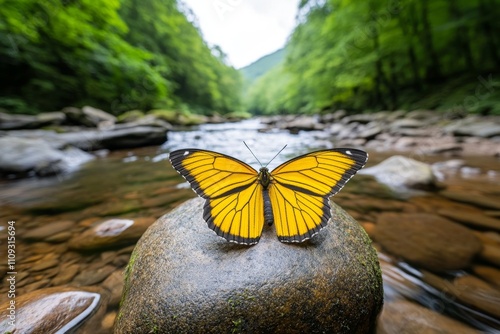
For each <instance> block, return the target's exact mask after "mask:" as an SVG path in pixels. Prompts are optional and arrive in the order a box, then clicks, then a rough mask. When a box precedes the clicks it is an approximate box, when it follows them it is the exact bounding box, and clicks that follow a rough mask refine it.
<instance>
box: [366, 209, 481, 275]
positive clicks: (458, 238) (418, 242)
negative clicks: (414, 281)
mask: <svg viewBox="0 0 500 334" xmlns="http://www.w3.org/2000/svg"><path fill="white" fill-rule="evenodd" d="M374 239H375V240H376V241H377V242H378V243H380V244H381V245H382V247H383V248H384V249H385V250H387V251H388V252H389V253H391V254H393V255H396V256H399V257H402V258H403V259H405V260H406V261H408V262H411V263H414V264H416V265H417V266H419V267H421V268H427V269H430V270H434V271H447V270H456V269H464V268H467V267H468V266H469V265H470V263H471V260H472V258H473V257H474V256H475V255H477V254H478V253H479V252H480V251H481V242H480V241H479V239H478V238H477V237H476V236H475V235H474V233H473V232H472V231H470V230H469V229H468V228H466V227H464V226H461V225H459V224H456V223H453V222H451V221H449V220H447V219H445V218H442V217H439V216H436V215H433V214H429V213H393V212H383V213H381V214H380V215H379V216H378V219H377V225H376V228H375V235H374Z"/></svg>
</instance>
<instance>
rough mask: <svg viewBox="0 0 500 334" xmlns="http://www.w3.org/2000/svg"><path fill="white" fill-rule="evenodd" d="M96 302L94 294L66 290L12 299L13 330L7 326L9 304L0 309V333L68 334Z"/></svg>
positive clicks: (56, 289) (4, 304) (42, 291)
mask: <svg viewBox="0 0 500 334" xmlns="http://www.w3.org/2000/svg"><path fill="white" fill-rule="evenodd" d="M11 300H12V299H11ZM99 301H100V295H99V294H97V293H92V292H87V291H78V290H74V289H69V288H59V287H57V288H47V289H42V290H36V291H33V292H30V293H24V294H21V295H19V296H16V299H15V302H16V303H15V326H11V324H9V321H10V320H11V319H10V310H9V309H8V307H9V305H10V304H9V303H10V301H7V302H5V303H3V304H2V305H1V306H0V333H9V332H12V333H56V332H57V333H67V332H71V331H72V330H75V328H77V327H78V326H79V325H80V324H81V323H82V322H83V321H84V320H85V319H86V318H87V317H89V316H90V315H91V314H92V313H93V312H94V311H95V309H96V307H97V306H98V305H99Z"/></svg>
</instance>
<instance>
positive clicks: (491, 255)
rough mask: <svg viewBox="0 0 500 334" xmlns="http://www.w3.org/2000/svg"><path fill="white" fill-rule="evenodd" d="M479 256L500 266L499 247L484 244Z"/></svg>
mask: <svg viewBox="0 0 500 334" xmlns="http://www.w3.org/2000/svg"><path fill="white" fill-rule="evenodd" d="M479 257H480V258H481V259H483V260H484V261H486V262H489V263H491V264H493V265H495V266H497V267H499V268H500V247H498V246H494V245H489V244H485V245H483V249H482V251H481V253H480V254H479Z"/></svg>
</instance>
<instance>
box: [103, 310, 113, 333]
mask: <svg viewBox="0 0 500 334" xmlns="http://www.w3.org/2000/svg"><path fill="white" fill-rule="evenodd" d="M116 316H117V312H109V313H107V314H106V315H105V316H104V318H103V319H102V321H101V328H102V331H103V332H105V333H112V332H113V325H114V324H115V319H116Z"/></svg>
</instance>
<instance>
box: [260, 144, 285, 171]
mask: <svg viewBox="0 0 500 334" xmlns="http://www.w3.org/2000/svg"><path fill="white" fill-rule="evenodd" d="M285 147H286V145H285V146H283V148H282V149H281V150H279V152H278V153H276V155H275V156H274V157H273V158H272V159H271V160H270V161H269V162H268V163H267V164H266V165H265V166H264V167H267V165H269V164H270V163H271V162H272V161H273V160H274V159H275V158H276V157H277V156H278V155H279V154H280V153H281V151H283V150H284V149H285Z"/></svg>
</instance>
